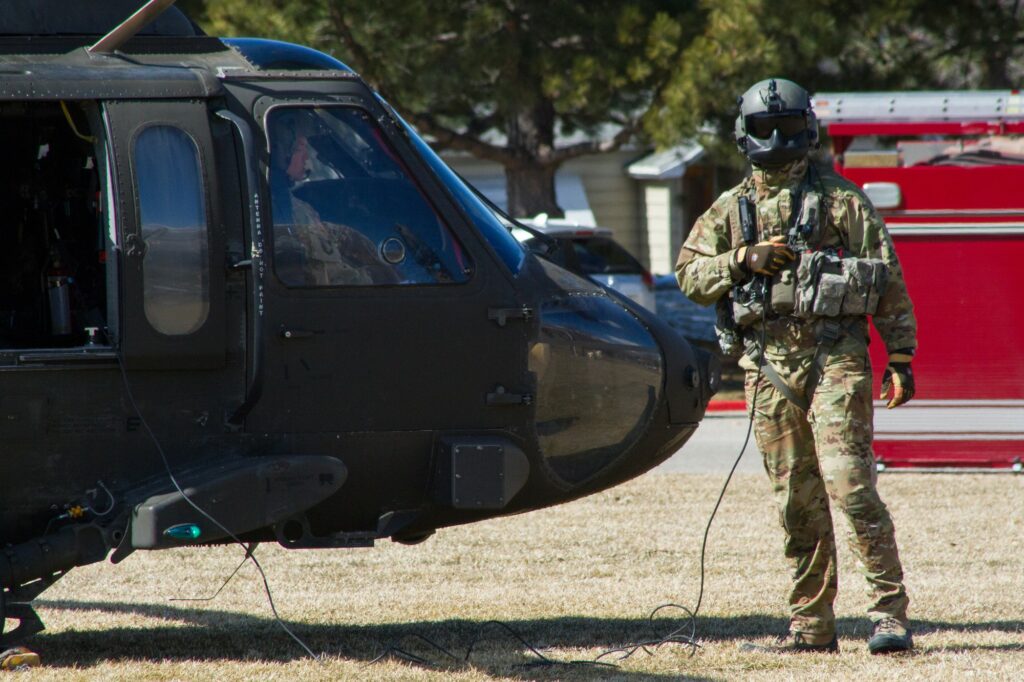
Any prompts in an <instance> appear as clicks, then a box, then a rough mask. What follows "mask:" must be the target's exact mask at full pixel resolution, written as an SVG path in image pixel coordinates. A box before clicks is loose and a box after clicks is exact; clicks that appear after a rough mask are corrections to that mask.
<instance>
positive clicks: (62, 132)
mask: <svg viewBox="0 0 1024 682" xmlns="http://www.w3.org/2000/svg"><path fill="white" fill-rule="evenodd" d="M99 122H100V116H99V110H98V108H97V107H96V106H95V104H92V103H84V104H83V103H79V102H6V103H0V149H2V150H3V159H4V163H2V164H0V349H2V348H16V349H21V348H68V347H76V346H94V345H100V346H103V345H108V343H109V341H108V335H109V334H110V330H109V329H108V315H107V309H108V300H107V296H108V290H114V289H115V288H116V287H114V286H111V283H110V282H108V276H109V275H111V274H113V273H112V270H113V269H112V268H108V257H110V258H111V260H113V256H114V254H113V252H112V249H111V248H110V239H109V236H108V231H109V230H108V227H107V225H108V221H107V219H106V216H105V213H106V210H105V207H104V204H105V202H106V198H105V191H104V189H103V184H105V183H103V182H101V177H103V176H104V175H105V164H106V159H105V155H104V153H103V152H102V149H103V144H102V136H101V134H98V133H97V132H96V131H97V130H98V129H100V128H101V125H100V124H99ZM108 270H110V272H108ZM110 293H111V294H113V293H116V292H115V291H110Z"/></svg>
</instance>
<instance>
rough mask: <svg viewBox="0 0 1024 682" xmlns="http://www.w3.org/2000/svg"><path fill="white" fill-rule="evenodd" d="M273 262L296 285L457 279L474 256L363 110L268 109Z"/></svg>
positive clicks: (428, 282) (466, 274) (421, 282)
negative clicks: (464, 246) (470, 256)
mask: <svg viewBox="0 0 1024 682" xmlns="http://www.w3.org/2000/svg"><path fill="white" fill-rule="evenodd" d="M267 134H268V137H269V140H270V170H269V184H270V193H271V198H270V200H271V207H272V215H273V223H274V230H273V242H274V269H275V272H276V273H277V277H278V278H279V279H280V280H281V281H282V282H283V283H284V284H285V285H287V286H289V287H338V286H379V285H432V284H433V285H437V284H457V283H460V282H465V281H467V280H468V279H469V276H470V274H471V272H472V265H471V261H470V259H469V255H468V254H467V253H466V251H465V249H463V247H462V245H461V244H460V243H459V242H458V240H457V239H456V238H455V235H454V234H453V233H452V232H451V230H450V229H449V227H448V226H447V225H446V224H445V222H444V220H443V219H442V218H441V216H440V215H439V214H438V213H437V211H436V210H435V209H434V207H433V206H432V205H431V203H430V202H429V201H428V200H427V198H426V196H425V195H424V194H423V192H422V191H421V190H420V188H419V186H418V185H417V184H416V182H415V181H414V180H413V178H412V177H411V175H410V173H409V172H408V170H407V168H406V167H405V164H404V163H402V161H401V160H400V159H399V157H398V156H397V155H396V154H395V153H394V152H393V151H392V149H391V148H390V147H389V146H388V144H387V142H386V141H385V140H384V136H383V134H382V133H381V131H380V129H379V128H378V127H377V126H376V124H375V123H374V122H373V120H372V119H371V118H370V116H369V114H367V113H366V112H365V111H364V110H362V109H359V108H356V107H346V106H329V107H311V106H287V107H285V106H282V107H276V108H274V109H271V111H270V113H269V114H268V116H267Z"/></svg>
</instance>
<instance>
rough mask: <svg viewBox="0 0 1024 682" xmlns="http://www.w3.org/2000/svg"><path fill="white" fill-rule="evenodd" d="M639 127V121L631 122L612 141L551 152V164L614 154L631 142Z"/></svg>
mask: <svg viewBox="0 0 1024 682" xmlns="http://www.w3.org/2000/svg"><path fill="white" fill-rule="evenodd" d="M637 125H638V121H636V120H634V121H632V122H630V123H629V125H626V126H623V128H622V130H620V131H619V132H617V133H616V134H615V136H614V137H612V138H611V139H610V140H591V141H588V142H579V143H577V144H571V145H569V146H568V147H561V148H558V149H555V150H553V151H552V152H551V157H550V159H551V162H552V163H564V162H565V161H568V160H569V159H575V158H577V157H580V156H586V155H587V154H604V153H606V152H614V151H615V150H617V149H619V148H620V147H622V145H624V144H626V143H627V142H629V140H630V138H632V137H633V135H634V134H635V133H636V130H637Z"/></svg>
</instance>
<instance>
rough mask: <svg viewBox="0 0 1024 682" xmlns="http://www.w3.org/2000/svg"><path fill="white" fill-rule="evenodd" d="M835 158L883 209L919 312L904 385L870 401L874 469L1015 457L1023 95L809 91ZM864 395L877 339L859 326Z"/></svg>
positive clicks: (1001, 462) (1022, 415) (1016, 461)
mask: <svg viewBox="0 0 1024 682" xmlns="http://www.w3.org/2000/svg"><path fill="white" fill-rule="evenodd" d="M814 109H815V113H816V114H817V116H818V119H819V121H820V122H821V123H822V124H823V126H824V127H825V128H826V129H827V132H828V138H829V139H831V143H832V153H833V157H834V160H835V168H836V170H837V171H838V172H839V173H841V174H842V175H844V176H846V177H847V178H849V179H850V180H852V181H854V182H856V183H857V184H858V185H860V186H861V187H862V188H863V189H864V190H865V192H866V193H867V194H868V196H869V197H870V198H871V200H872V202H873V203H874V204H875V207H876V208H877V209H879V212H880V213H881V215H882V217H883V218H884V219H885V222H886V225H887V226H888V228H889V232H890V233H891V234H892V237H893V241H894V242H895V243H896V249H897V252H898V254H899V257H900V261H901V263H902V265H903V268H904V271H905V275H906V280H907V286H908V288H909V290H910V295H911V298H913V301H914V306H915V312H916V314H917V322H918V342H919V348H918V351H917V355H916V357H915V358H914V372H915V378H916V382H917V395H916V397H915V398H914V400H913V401H912V402H911V403H909V404H907V405H905V406H903V407H900V408H899V409H896V410H886V409H885V408H884V404H883V403H881V402H878V403H876V409H875V455H876V458H877V460H878V463H879V468H880V469H882V468H885V467H929V468H948V467H972V468H983V469H990V470H997V469H1005V470H1009V471H1021V470H1022V469H1024V466H1022V462H1024V305H1022V302H1021V301H1020V300H1018V299H1017V295H1018V294H1022V295H1024V96H1022V95H1021V94H1020V93H1019V92H1018V91H1017V90H1006V91H972V92H876V93H819V94H818V95H817V96H816V97H815V98H814ZM872 334H873V341H872V344H871V358H872V362H873V364H874V367H875V369H876V371H875V374H876V377H875V391H876V393H875V395H878V393H877V391H878V388H879V384H880V382H881V368H883V367H885V360H886V358H885V348H884V346H883V344H882V343H881V341H880V340H879V339H878V337H877V333H875V332H874V331H872Z"/></svg>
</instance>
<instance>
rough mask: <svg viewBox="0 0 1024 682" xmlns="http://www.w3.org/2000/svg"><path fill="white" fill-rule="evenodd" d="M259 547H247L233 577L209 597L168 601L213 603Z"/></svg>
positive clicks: (179, 598)
mask: <svg viewBox="0 0 1024 682" xmlns="http://www.w3.org/2000/svg"><path fill="white" fill-rule="evenodd" d="M258 546H259V543H258V542H250V543H249V544H248V545H247V546H246V548H245V556H244V557H242V560H241V561H240V562H238V565H237V566H235V570H233V571H231V575H229V576H228V577H227V578H225V579H224V582H222V583H221V584H220V587H218V588H217V591H216V592H214V593H213V594H211V595H210V596H209V597H171V598H170V599H168V601H213V600H214V599H216V598H217V596H218V595H220V593H221V592H223V591H224V588H225V587H227V586H228V583H230V582H231V581H232V580H234V578H235V576H236V575H238V572H239V571H240V570H242V566H245V563H246V562H247V561H249V559H251V558H252V555H253V553H254V552H255V551H256V548H257V547H258Z"/></svg>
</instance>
